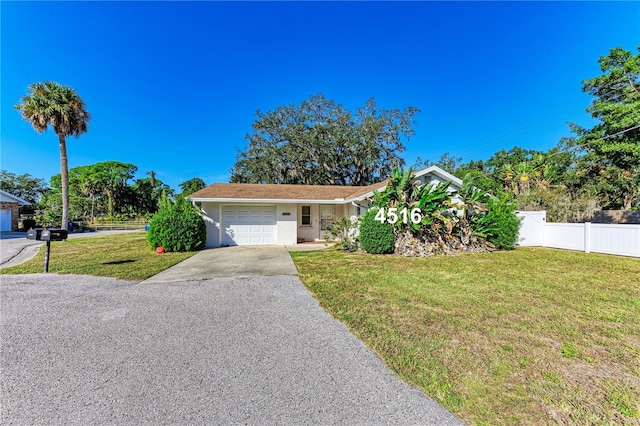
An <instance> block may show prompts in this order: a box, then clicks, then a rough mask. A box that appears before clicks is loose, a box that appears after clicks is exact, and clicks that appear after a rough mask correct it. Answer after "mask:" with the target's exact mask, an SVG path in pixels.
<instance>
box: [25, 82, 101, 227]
mask: <svg viewBox="0 0 640 426" xmlns="http://www.w3.org/2000/svg"><path fill="white" fill-rule="evenodd" d="M21 101H22V103H21V104H18V105H16V106H15V108H16V109H18V110H19V111H20V113H21V114H22V117H23V118H24V119H25V120H27V121H29V122H30V123H31V125H32V126H33V128H34V129H35V130H36V131H37V132H38V133H43V132H44V131H46V130H47V128H48V127H49V126H51V127H52V128H53V131H54V132H55V133H56V135H57V136H58V144H59V147H60V176H61V185H62V188H61V189H62V203H61V204H62V216H61V222H62V227H63V228H66V227H67V219H68V217H69V165H68V160H67V136H76V137H78V136H80V135H81V134H83V133H85V132H86V131H87V125H88V122H89V119H90V115H89V112H88V111H87V109H86V107H85V105H84V101H83V100H82V98H81V97H80V96H78V94H77V93H76V91H75V90H74V89H72V88H71V87H67V86H62V85H60V84H58V83H56V82H53V81H45V82H44V83H34V84H32V85H31V86H29V93H28V94H27V95H25V96H23V97H22V99H21Z"/></svg>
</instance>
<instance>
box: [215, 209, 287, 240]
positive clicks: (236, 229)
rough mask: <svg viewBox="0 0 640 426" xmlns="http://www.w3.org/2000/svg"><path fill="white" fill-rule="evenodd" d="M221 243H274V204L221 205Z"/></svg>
mask: <svg viewBox="0 0 640 426" xmlns="http://www.w3.org/2000/svg"><path fill="white" fill-rule="evenodd" d="M222 230H223V232H222V244H223V245H230V246H243V245H264V244H275V243H276V206H275V205H264V206H255V205H254V206H251V205H242V204H239V205H225V206H222Z"/></svg>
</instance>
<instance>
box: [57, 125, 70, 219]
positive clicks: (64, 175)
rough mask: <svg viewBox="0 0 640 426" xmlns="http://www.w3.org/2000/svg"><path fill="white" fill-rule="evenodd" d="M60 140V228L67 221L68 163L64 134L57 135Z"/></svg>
mask: <svg viewBox="0 0 640 426" xmlns="http://www.w3.org/2000/svg"><path fill="white" fill-rule="evenodd" d="M58 140H59V141H60V181H61V185H62V226H61V228H62V229H67V222H69V164H68V162H67V142H66V140H65V136H64V135H58Z"/></svg>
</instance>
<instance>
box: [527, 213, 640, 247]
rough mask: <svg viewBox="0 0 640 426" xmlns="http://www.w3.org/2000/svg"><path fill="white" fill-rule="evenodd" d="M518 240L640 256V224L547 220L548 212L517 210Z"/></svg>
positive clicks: (544, 245) (535, 244)
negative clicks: (519, 224)
mask: <svg viewBox="0 0 640 426" xmlns="http://www.w3.org/2000/svg"><path fill="white" fill-rule="evenodd" d="M518 216H519V217H522V218H523V220H522V226H521V228H520V235H519V244H520V245H521V246H523V247H527V246H529V247H530V246H541V247H553V248H561V249H567V250H580V251H584V252H587V253H589V252H594V253H606V254H617V255H620V256H633V257H640V225H611V224H604V223H590V222H586V223H547V220H546V217H547V213H546V212H544V211H540V212H518Z"/></svg>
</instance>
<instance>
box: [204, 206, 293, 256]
mask: <svg viewBox="0 0 640 426" xmlns="http://www.w3.org/2000/svg"><path fill="white" fill-rule="evenodd" d="M225 205H234V204H233V203H207V202H203V203H202V208H201V214H202V218H203V219H204V222H205V225H206V228H207V244H206V246H207V247H208V248H213V247H220V244H221V235H222V207H223V206H225ZM270 205H273V204H270ZM297 223H298V213H297V209H296V204H284V203H283V204H276V241H275V244H282V245H290V244H296V237H297V226H296V225H297Z"/></svg>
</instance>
